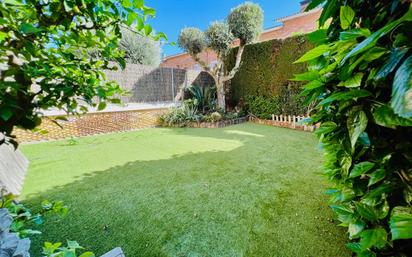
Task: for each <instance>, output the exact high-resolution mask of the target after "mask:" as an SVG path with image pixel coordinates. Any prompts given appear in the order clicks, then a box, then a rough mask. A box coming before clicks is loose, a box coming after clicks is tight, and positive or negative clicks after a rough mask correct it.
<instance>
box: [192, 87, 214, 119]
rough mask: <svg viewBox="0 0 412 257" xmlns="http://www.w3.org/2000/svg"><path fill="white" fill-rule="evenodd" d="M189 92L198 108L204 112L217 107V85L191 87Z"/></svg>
mask: <svg viewBox="0 0 412 257" xmlns="http://www.w3.org/2000/svg"><path fill="white" fill-rule="evenodd" d="M189 92H190V95H191V98H192V100H193V101H194V104H195V106H196V108H197V109H198V110H199V111H201V112H202V113H203V114H204V113H206V112H210V111H214V110H215V109H216V87H215V86H205V87H202V86H198V85H194V86H191V87H189Z"/></svg>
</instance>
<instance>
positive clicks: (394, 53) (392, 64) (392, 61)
mask: <svg viewBox="0 0 412 257" xmlns="http://www.w3.org/2000/svg"><path fill="white" fill-rule="evenodd" d="M408 50H409V49H408V48H406V47H403V48H400V47H397V48H394V49H392V50H391V54H390V56H389V59H388V60H387V61H386V62H385V64H384V65H383V66H382V68H381V69H380V70H379V71H378V72H377V73H376V76H375V78H374V79H376V80H379V79H383V78H385V77H386V76H388V75H389V73H391V72H392V71H393V70H394V69H395V68H396V66H397V65H398V64H399V62H400V61H401V60H402V58H403V57H404V56H405V54H406V53H407V52H408Z"/></svg>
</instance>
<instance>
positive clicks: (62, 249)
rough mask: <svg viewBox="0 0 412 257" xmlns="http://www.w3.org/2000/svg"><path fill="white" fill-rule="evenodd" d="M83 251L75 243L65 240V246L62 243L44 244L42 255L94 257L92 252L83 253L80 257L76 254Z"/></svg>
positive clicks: (52, 256) (47, 256)
mask: <svg viewBox="0 0 412 257" xmlns="http://www.w3.org/2000/svg"><path fill="white" fill-rule="evenodd" d="M83 249H84V248H83V247H81V246H80V245H79V244H78V243H77V242H76V241H70V240H67V246H62V243H50V242H45V243H44V246H43V254H44V256H45V257H77V256H78V257H95V255H94V253H92V252H83V253H82V254H80V255H78V254H77V253H76V252H77V251H79V250H83Z"/></svg>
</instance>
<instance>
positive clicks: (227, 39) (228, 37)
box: [205, 21, 235, 56]
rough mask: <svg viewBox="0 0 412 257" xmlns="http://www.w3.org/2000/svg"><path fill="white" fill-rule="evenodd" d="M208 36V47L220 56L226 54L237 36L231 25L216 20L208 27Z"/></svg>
mask: <svg viewBox="0 0 412 257" xmlns="http://www.w3.org/2000/svg"><path fill="white" fill-rule="evenodd" d="M205 34H206V38H207V41H208V47H210V49H212V50H213V51H215V52H216V53H217V54H218V55H219V56H225V55H226V54H227V53H228V51H229V50H230V47H231V46H232V43H233V40H234V39H235V37H234V36H233V34H232V32H231V31H230V28H229V25H228V24H227V23H225V22H220V21H215V22H213V23H212V24H210V26H209V27H208V28H207V30H206V32H205Z"/></svg>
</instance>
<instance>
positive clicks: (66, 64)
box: [0, 0, 154, 141]
mask: <svg viewBox="0 0 412 257" xmlns="http://www.w3.org/2000/svg"><path fill="white" fill-rule="evenodd" d="M153 15H154V10H153V9H152V8H149V7H146V6H144V5H143V1H142V0H122V1H120V0H95V1H90V0H87V1H86V0H49V1H43V0H5V1H0V27H1V29H0V31H1V34H0V39H1V40H0V56H1V63H3V64H5V65H4V66H3V67H2V68H1V69H2V71H1V75H0V113H1V115H0V132H1V133H4V134H5V135H6V136H8V137H11V136H12V131H13V128H14V127H15V126H19V127H22V128H24V129H33V128H35V127H36V126H38V125H39V124H40V122H41V112H40V111H39V110H41V109H48V108H52V107H55V108H58V109H63V110H65V111H67V112H68V113H71V114H76V113H80V112H85V111H87V108H88V106H90V105H91V106H96V105H97V104H98V103H96V101H94V99H96V98H97V99H98V101H97V102H106V101H110V100H111V99H114V98H116V95H119V94H121V93H122V91H121V89H120V87H119V85H118V84H116V83H115V82H107V81H105V74H104V69H116V67H114V66H113V65H112V66H111V65H110V64H109V62H110V61H113V60H116V61H117V62H118V63H119V65H120V66H121V67H122V68H124V66H125V61H124V58H123V53H122V51H119V49H118V43H119V40H120V38H121V32H120V26H134V27H135V29H136V30H137V31H139V32H142V33H145V35H148V34H150V33H151V28H150V25H148V24H145V20H146V18H147V17H150V16H153ZM93 49H97V50H98V51H99V56H100V57H99V59H95V58H92V57H91V56H90V55H89V54H88V52H89V51H91V50H93ZM11 141H12V139H11Z"/></svg>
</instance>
